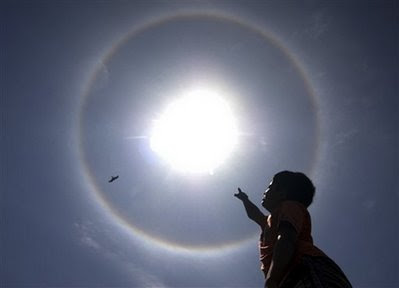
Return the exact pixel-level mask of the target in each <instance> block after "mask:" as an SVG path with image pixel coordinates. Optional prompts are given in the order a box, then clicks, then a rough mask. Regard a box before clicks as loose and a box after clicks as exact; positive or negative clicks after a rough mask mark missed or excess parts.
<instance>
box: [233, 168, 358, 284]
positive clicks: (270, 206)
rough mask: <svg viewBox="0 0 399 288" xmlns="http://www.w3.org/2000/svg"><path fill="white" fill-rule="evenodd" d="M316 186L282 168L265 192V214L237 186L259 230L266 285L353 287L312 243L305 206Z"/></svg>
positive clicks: (301, 174) (301, 176)
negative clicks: (268, 213) (260, 230)
mask: <svg viewBox="0 0 399 288" xmlns="http://www.w3.org/2000/svg"><path fill="white" fill-rule="evenodd" d="M314 193H315V187H314V186H313V183H312V181H311V180H310V179H309V178H308V177H307V176H306V175H305V174H303V173H300V172H291V171H282V172H279V173H277V174H276V175H275V176H274V177H273V181H272V182H271V183H270V185H269V187H268V188H267V190H266V191H265V193H264V196H263V199H262V206H263V207H264V208H266V209H267V210H268V211H269V212H270V215H269V216H265V215H264V214H263V213H262V212H261V211H260V210H259V208H258V207H257V206H256V205H255V204H253V203H252V202H251V201H250V200H249V199H248V196H247V194H245V193H244V192H242V191H241V189H240V188H238V193H236V194H234V196H235V197H237V198H238V199H240V200H241V201H242V202H243V204H244V207H245V210H246V212H247V215H248V217H249V218H250V219H251V220H253V221H255V222H256V223H257V224H258V225H259V226H260V227H261V229H262V233H261V236H260V241H259V249H260V261H261V264H262V265H261V269H262V271H263V273H264V275H265V279H266V281H265V287H268V288H275V287H280V288H281V287H284V288H294V287H295V288H301V287H309V288H313V287H317V288H322V287H326V288H327V287H329V288H330V287H345V288H349V287H352V286H351V284H350V282H349V281H348V279H347V278H346V276H345V274H344V273H343V272H342V271H341V269H340V268H339V267H338V265H337V264H335V263H334V261H332V260H331V259H330V258H329V257H328V256H327V255H326V254H324V253H323V252H322V251H321V250H320V249H318V248H317V247H316V246H314V245H313V239H312V236H311V220H310V215H309V212H308V210H307V207H309V205H310V204H311V203H312V201H313V196H314Z"/></svg>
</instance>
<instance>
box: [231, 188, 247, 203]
mask: <svg viewBox="0 0 399 288" xmlns="http://www.w3.org/2000/svg"><path fill="white" fill-rule="evenodd" d="M234 196H235V197H237V198H238V199H240V200H241V201H244V200H248V195H247V194H246V193H244V192H242V191H241V188H238V193H236V194H234Z"/></svg>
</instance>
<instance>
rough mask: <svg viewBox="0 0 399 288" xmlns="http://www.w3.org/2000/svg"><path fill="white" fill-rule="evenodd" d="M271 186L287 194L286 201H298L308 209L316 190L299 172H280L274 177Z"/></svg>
mask: <svg viewBox="0 0 399 288" xmlns="http://www.w3.org/2000/svg"><path fill="white" fill-rule="evenodd" d="M273 184H276V186H277V189H282V190H284V191H285V192H286V194H287V200H293V201H298V202H300V203H302V204H303V205H305V206H306V207H309V205H310V204H311V203H312V201H313V196H314V193H315V190H316V188H315V187H314V185H313V183H312V181H311V180H310V179H309V178H308V177H307V176H306V175H305V174H303V173H301V172H291V171H281V172H279V173H277V174H276V175H274V177H273Z"/></svg>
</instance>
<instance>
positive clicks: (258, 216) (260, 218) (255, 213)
mask: <svg viewBox="0 0 399 288" xmlns="http://www.w3.org/2000/svg"><path fill="white" fill-rule="evenodd" d="M234 196H235V197H237V198H238V199H240V200H241V201H242V203H243V204H244V207H245V211H246V212H247V215H248V218H249V219H251V220H253V221H255V222H256V223H257V224H258V225H259V226H260V227H261V228H262V229H263V228H264V226H265V225H266V216H265V215H264V214H263V213H262V212H261V211H260V210H259V208H258V207H257V206H256V205H255V204H254V203H252V202H251V200H249V198H248V195H247V194H246V193H244V192H242V191H241V189H240V188H238V193H236V194H234Z"/></svg>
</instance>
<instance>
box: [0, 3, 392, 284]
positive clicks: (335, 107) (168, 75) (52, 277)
mask: <svg viewBox="0 0 399 288" xmlns="http://www.w3.org/2000/svg"><path fill="white" fill-rule="evenodd" d="M0 5H1V6H0V7H1V10H0V13H1V14H0V19H1V20H0V21H1V28H2V29H1V32H0V33H1V43H2V46H1V52H2V53H1V55H0V57H1V68H2V69H1V105H0V107H1V132H2V133H1V146H0V147H1V163H2V164H1V176H0V177H1V178H0V181H1V182H0V184H1V186H0V187H1V199H0V200H1V202H0V203H1V213H2V214H1V253H0V254H1V268H0V269H1V271H0V273H1V274H0V279H1V282H0V283H1V286H2V287H32V286H40V287H54V286H59V287H72V286H74V287H88V286H90V287H99V286H102V287H104V286H107V287H109V286H112V287H121V286H124V287H143V286H156V287H262V285H263V279H262V273H261V272H260V270H259V261H258V250H257V234H258V231H257V227H256V225H255V224H253V223H251V222H250V221H249V220H248V219H246V215H245V212H244V209H243V207H242V205H241V203H239V202H238V201H237V200H236V199H234V197H233V196H232V195H233V193H235V191H236V188H237V187H238V186H239V187H241V188H242V189H243V190H244V191H246V192H247V193H248V194H249V195H250V198H251V199H252V200H253V201H254V202H256V203H259V202H260V199H261V196H262V193H263V191H264V189H265V187H266V186H267V185H268V183H269V181H270V179H271V177H272V176H273V174H274V173H276V172H278V171H280V170H285V169H288V170H300V171H303V172H305V173H307V174H308V175H309V176H310V177H311V178H312V179H313V181H314V183H315V185H316V188H317V190H316V197H315V200H314V203H313V204H312V206H311V207H310V212H311V215H312V221H313V236H314V240H315V244H316V245H317V246H318V247H320V248H321V249H322V250H323V251H325V252H326V253H327V254H328V255H329V256H330V257H331V258H333V259H334V260H335V261H336V262H337V263H338V264H339V265H340V266H341V268H342V269H343V270H344V271H345V273H346V274H347V276H348V278H349V279H350V280H351V281H352V283H353V285H354V287H376V288H377V287H399V278H398V277H399V276H398V275H399V273H398V271H399V263H398V262H399V248H398V246H397V243H398V242H399V239H398V238H399V237H398V229H399V228H398V227H399V225H398V216H399V215H398V209H399V186H398V171H399V167H398V163H399V154H398V149H399V148H398V147H399V143H398V142H399V141H398V133H399V127H398V125H399V124H398V123H399V119H398V118H399V116H398V115H399V111H398V110H399V103H398V101H399V100H398V67H399V66H398V64H399V63H398V51H399V50H398V48H399V47H398V32H397V31H398V4H397V3H395V1H359V2H357V1H350V2H348V1H334V2H333V1H328V2H320V1H300V2H297V1H284V2H274V1H268V2H265V1H246V2H244V1H168V2H166V1H130V2H128V1H36V2H32V1H2V2H1V4H0ZM146 23H148V25H147V24H146ZM129 33H130V34H129ZM111 52H112V53H111ZM198 84H199V85H205V86H206V85H211V86H217V87H219V88H220V89H221V90H223V91H225V94H224V95H223V96H224V98H225V99H226V100H227V101H228V102H229V103H230V105H231V107H232V110H233V112H234V113H235V117H236V119H237V122H238V126H239V130H240V137H239V145H238V148H237V149H236V151H235V152H234V154H233V155H231V157H230V158H229V159H228V160H226V162H225V163H224V164H223V165H221V166H220V167H218V168H217V169H216V170H215V171H214V174H213V175H192V174H182V173H179V172H176V171H173V170H171V169H170V168H169V166H168V165H167V164H166V163H164V161H163V160H162V159H160V158H159V157H158V156H157V155H155V154H154V152H153V151H151V149H150V148H149V140H148V138H147V136H148V133H149V127H150V126H151V123H152V121H153V120H154V118H156V116H157V115H158V114H159V113H160V111H162V109H163V107H164V104H165V103H168V102H169V101H170V100H172V99H173V98H174V97H176V95H177V94H180V93H182V92H184V91H186V90H187V89H190V87H192V86H193V85H198ZM137 136H139V137H137ZM115 174H118V175H120V178H119V179H118V180H117V181H115V182H114V183H112V184H108V183H107V181H108V179H109V177H110V176H111V175H115Z"/></svg>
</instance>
